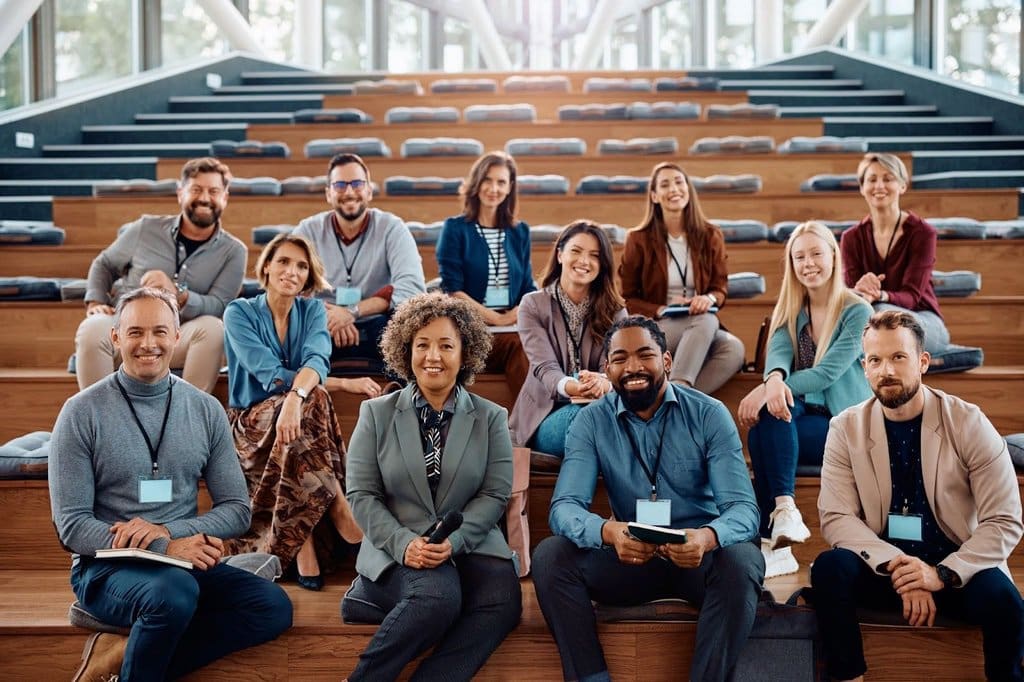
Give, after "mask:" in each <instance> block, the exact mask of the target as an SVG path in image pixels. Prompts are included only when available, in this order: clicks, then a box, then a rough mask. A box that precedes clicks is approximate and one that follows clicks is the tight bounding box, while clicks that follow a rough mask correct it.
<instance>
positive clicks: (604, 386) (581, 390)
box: [566, 369, 612, 400]
mask: <svg viewBox="0 0 1024 682" xmlns="http://www.w3.org/2000/svg"><path fill="white" fill-rule="evenodd" d="M573 381H575V382H576V392H575V393H572V392H570V390H569V388H570V387H571V386H572V384H571V383H570V384H569V385H568V386H566V392H567V393H569V394H570V395H573V396H579V397H580V398H593V399H595V400H596V399H597V398H600V397H601V396H603V395H604V394H605V393H608V392H609V391H611V390H612V383H611V382H610V381H608V379H607V378H606V377H605V376H604V375H603V374H601V373H600V372H592V371H590V370H588V369H581V370H580V373H579V376H578V377H576V379H574V380H573Z"/></svg>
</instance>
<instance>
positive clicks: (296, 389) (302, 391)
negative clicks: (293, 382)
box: [291, 386, 309, 402]
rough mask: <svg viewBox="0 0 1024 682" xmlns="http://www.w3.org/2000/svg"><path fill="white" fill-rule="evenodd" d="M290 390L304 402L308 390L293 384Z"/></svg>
mask: <svg viewBox="0 0 1024 682" xmlns="http://www.w3.org/2000/svg"><path fill="white" fill-rule="evenodd" d="M291 392H292V393H294V394H296V395H297V396H299V400H301V401H302V402H306V398H308V397H309V391H307V390H306V389H304V388H303V387H302V386H295V387H294V388H292V390H291Z"/></svg>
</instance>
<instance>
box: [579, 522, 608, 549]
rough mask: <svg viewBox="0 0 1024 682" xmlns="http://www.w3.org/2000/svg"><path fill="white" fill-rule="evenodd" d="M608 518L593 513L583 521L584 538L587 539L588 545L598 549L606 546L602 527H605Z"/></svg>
mask: <svg viewBox="0 0 1024 682" xmlns="http://www.w3.org/2000/svg"><path fill="white" fill-rule="evenodd" d="M607 520H608V519H603V518H601V517H600V516H598V515H597V514H593V513H592V514H589V515H588V516H587V518H586V519H585V520H584V521H583V539H584V540H585V541H586V543H587V547H593V548H595V549H596V548H600V547H602V546H604V543H603V542H602V541H601V529H602V528H604V523H605V521H607Z"/></svg>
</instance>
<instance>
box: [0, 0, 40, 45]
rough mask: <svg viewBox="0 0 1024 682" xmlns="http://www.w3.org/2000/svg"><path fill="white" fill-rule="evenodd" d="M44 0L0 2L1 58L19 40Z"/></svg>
mask: <svg viewBox="0 0 1024 682" xmlns="http://www.w3.org/2000/svg"><path fill="white" fill-rule="evenodd" d="M41 4H43V0H0V17H3V21H0V57H2V56H3V55H4V54H6V52H7V49H8V48H9V47H10V46H11V45H13V44H14V41H15V40H17V39H18V36H19V35H20V34H21V31H22V29H23V28H25V24H27V23H28V22H29V19H31V18H32V15H33V14H35V13H36V10H37V9H39V5H41Z"/></svg>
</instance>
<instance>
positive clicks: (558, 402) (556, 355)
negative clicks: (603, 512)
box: [509, 220, 626, 457]
mask: <svg viewBox="0 0 1024 682" xmlns="http://www.w3.org/2000/svg"><path fill="white" fill-rule="evenodd" d="M624 317H626V309H625V308H624V307H623V302H622V297H621V296H619V291H618V288H617V287H616V286H615V279H614V275H613V271H612V245H611V243H610V242H609V241H608V237H607V236H606V235H605V233H604V230H602V229H601V228H600V227H598V226H597V225H596V224H594V223H593V222H590V221H589V220H577V221H576V222H573V223H570V224H569V225H567V226H566V228H565V229H564V230H562V234H560V235H559V237H558V241H557V242H555V248H554V249H553V250H552V252H551V258H550V260H549V261H548V265H547V269H546V271H545V273H544V278H543V280H542V283H541V290H540V291H535V292H533V293H532V294H527V295H526V296H524V297H523V302H522V303H521V304H520V306H519V338H520V339H521V340H522V342H523V350H525V351H526V356H527V357H528V358H529V360H530V373H529V374H528V375H527V377H526V383H525V384H523V390H521V391H520V392H519V397H518V398H517V399H516V404H515V407H514V408H513V409H512V416H511V417H510V418H509V425H510V426H511V428H512V441H513V442H514V443H516V444H517V445H530V446H531V447H533V448H534V449H535V450H540V451H541V452H545V453H548V454H550V455H555V456H556V457H561V456H562V455H563V454H564V453H565V434H566V433H567V432H568V430H569V425H570V424H571V423H572V421H573V419H575V417H576V415H577V414H578V413H579V411H580V409H582V407H583V405H582V402H583V401H587V400H596V399H597V398H600V397H601V396H603V395H604V394H605V393H608V392H609V391H610V390H611V387H612V386H611V383H610V382H609V381H608V379H607V378H606V377H605V376H604V374H603V371H604V364H605V356H604V352H603V348H604V335H605V332H607V331H608V330H609V329H610V328H611V326H612V325H613V324H615V322H617V321H618V320H620V319H622V318H624ZM573 399H575V402H573Z"/></svg>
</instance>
